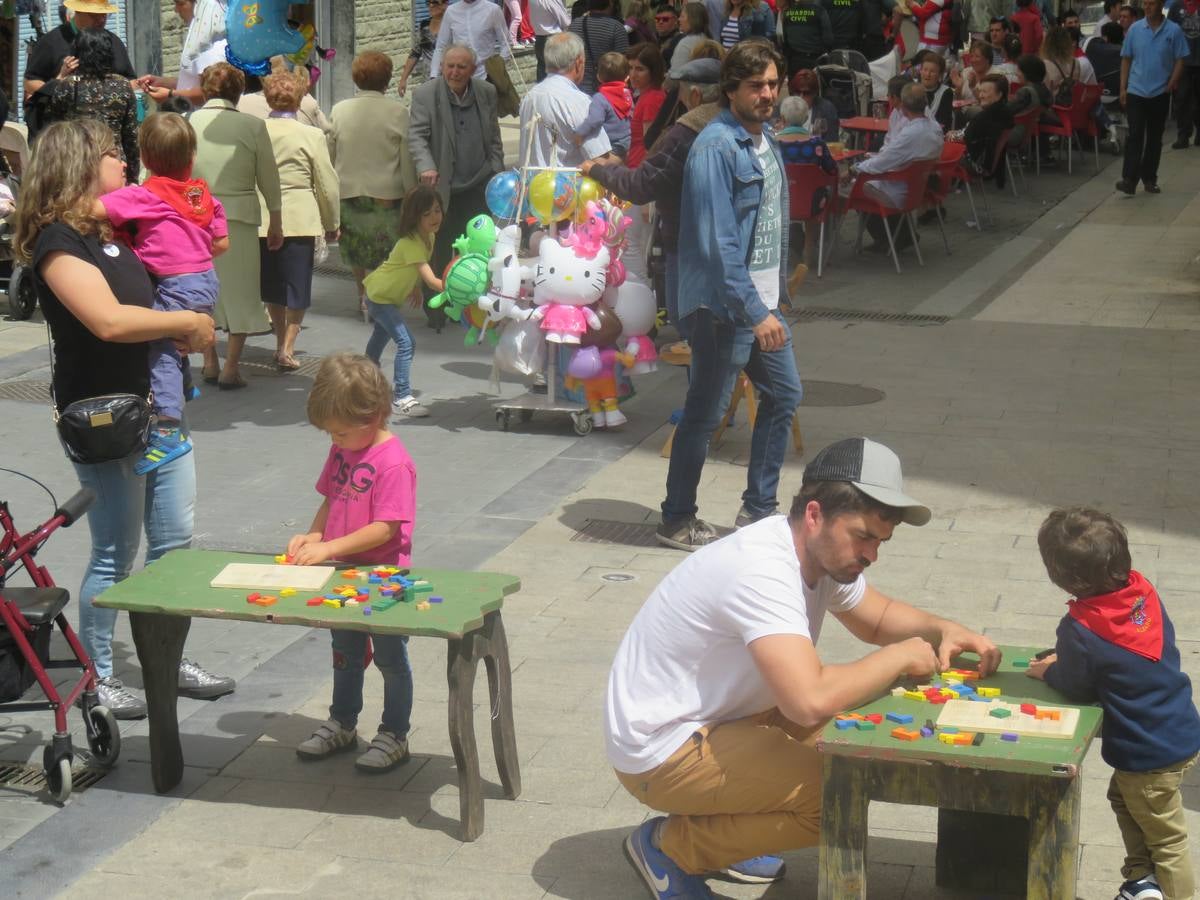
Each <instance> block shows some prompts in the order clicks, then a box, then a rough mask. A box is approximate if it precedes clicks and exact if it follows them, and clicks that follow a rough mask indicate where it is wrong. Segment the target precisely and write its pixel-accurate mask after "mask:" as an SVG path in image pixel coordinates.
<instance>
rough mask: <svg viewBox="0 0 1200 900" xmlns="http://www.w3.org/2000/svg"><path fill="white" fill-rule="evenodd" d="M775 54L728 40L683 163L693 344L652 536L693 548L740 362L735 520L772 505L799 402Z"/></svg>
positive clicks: (761, 45)
mask: <svg viewBox="0 0 1200 900" xmlns="http://www.w3.org/2000/svg"><path fill="white" fill-rule="evenodd" d="M782 71H783V61H782V59H781V58H780V56H779V54H778V53H777V52H776V51H775V49H774V48H773V47H772V46H770V45H769V44H767V43H766V42H764V41H758V40H748V41H743V42H742V43H740V44H737V45H736V46H735V47H734V48H733V49H732V50H731V51H730V52H729V55H728V56H726V57H725V60H724V62H723V63H722V66H721V99H720V103H721V106H722V107H723V108H722V110H721V112H720V113H719V114H718V115H717V117H716V118H715V119H714V120H713V121H712V122H711V123H710V124H709V125H708V127H706V128H705V129H704V131H702V132H701V133H700V135H699V137H697V138H696V142H695V143H694V144H693V145H692V149H691V152H690V153H689V155H688V160H687V166H686V168H685V169H684V183H683V205H682V209H681V215H680V220H681V228H680V234H679V269H680V283H679V318H680V330H681V331H682V332H683V333H684V334H685V335H686V336H687V337H688V340H689V342H690V344H691V347H692V367H691V372H692V378H691V384H690V385H689V387H688V394H687V401H686V402H685V404H684V408H683V418H682V420H681V421H680V422H679V424H678V426H677V428H676V431H675V441H674V443H673V445H672V448H671V464H670V468H669V470H668V472H667V498H666V500H664V501H663V504H662V525H660V526H659V529H658V542H659V543H660V544H665V545H666V546H668V547H674V548H676V549H679V550H687V551H691V550H695V549H696V548H697V547H701V546H703V545H705V544H707V543H710V542H711V541H713V540H714V539H715V538H716V537H717V533H716V530H715V529H714V528H713V527H712V526H711V525H709V524H708V523H706V522H703V521H701V520H700V519H698V518H697V517H696V512H697V507H696V487H697V485H698V484H699V482H700V473H701V471H702V470H703V468H704V459H705V456H706V455H707V453H708V442H709V440H710V438H711V437H712V433H713V431H714V430H715V429H716V427H717V424H718V422H720V420H721V417H722V415H724V413H725V408H726V406H727V405H728V403H729V397H730V395H731V393H732V389H733V384H734V380H735V379H736V378H737V376H738V373H739V372H741V371H742V370H745V372H746V374H747V375H748V376H749V377H750V380H751V382H753V384H754V387H755V389H756V390H757V392H758V400H759V407H758V417H757V419H756V420H755V424H754V435H753V438H752V441H751V444H750V465H749V470H748V474H747V484H746V491H745V493H743V494H742V508H741V509H740V510H739V511H738V514H737V520H736V524H737V525H738V527H741V526H742V525H748V524H750V523H751V522H755V521H757V520H759V519H761V518H764V517H765V516H769V515H773V514H774V513H775V512H776V508H777V506H778V502H777V500H776V492H777V490H778V487H779V470H780V467H781V466H782V465H783V458H784V455H785V453H786V452H787V446H788V441H789V440H790V436H791V421H792V416H793V415H794V413H795V411H796V407H797V405H799V403H800V394H801V388H800V376H799V374H798V373H797V371H796V359H795V356H793V353H792V338H791V333H790V331H789V330H788V328H787V327H786V326H785V325H784V323H783V318H782V316H780V314H779V304H780V303H781V302H787V299H788V296H787V285H786V279H785V277H784V273H785V272H786V271H787V228H786V227H785V226H786V224H787V209H788V194H787V177H786V175H785V173H784V168H783V161H782V159H781V158H780V155H779V149H778V147H777V146H776V143H775V139H774V137H773V136H772V135H771V133H770V129H769V128H765V127H764V123H765V122H767V120H768V119H770V117H771V115H772V112H773V110H774V109H775V103H776V99H777V97H778V94H779V78H780V73H781V72H782Z"/></svg>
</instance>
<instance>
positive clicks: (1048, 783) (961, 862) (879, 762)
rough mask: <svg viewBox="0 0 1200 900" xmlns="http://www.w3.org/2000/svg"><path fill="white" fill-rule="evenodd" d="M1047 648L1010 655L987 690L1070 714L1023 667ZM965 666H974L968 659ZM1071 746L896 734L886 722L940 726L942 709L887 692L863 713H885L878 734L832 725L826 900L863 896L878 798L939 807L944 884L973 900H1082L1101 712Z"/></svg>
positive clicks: (1085, 714) (1091, 711)
mask: <svg viewBox="0 0 1200 900" xmlns="http://www.w3.org/2000/svg"><path fill="white" fill-rule="evenodd" d="M1041 649H1042V648H1040V647H1001V650H1002V651H1003V653H1004V662H1003V663H1002V664H1001V666H1000V669H999V671H998V672H997V673H996V674H995V675H993V676H991V677H990V678H987V679H985V680H983V681H981V682H977V683H979V684H987V685H990V686H993V687H998V688H1000V689H1001V692H1002V695H1001V696H1002V699H1004V700H1006V701H1009V702H1014V701H1016V702H1021V701H1030V702H1033V703H1042V704H1044V705H1051V704H1052V705H1055V706H1072V705H1073V704H1070V703H1068V702H1066V701H1065V700H1064V699H1063V698H1062V697H1061V695H1059V694H1058V693H1056V692H1055V691H1053V690H1052V689H1050V688H1049V687H1047V686H1046V685H1045V684H1043V683H1042V682H1040V681H1037V680H1035V679H1032V678H1029V677H1028V676H1027V675H1025V674H1024V673H1025V671H1026V670H1025V669H1017V668H1015V667H1014V666H1013V664H1012V660H1014V659H1020V658H1030V657H1032V656H1033V655H1034V654H1035V653H1037V652H1038V651H1039V650H1041ZM958 662H959V664H961V665H964V666H967V667H972V666H973V665H974V664H975V660H974V659H973V658H971V657H966V658H964V659H963V660H961V661H958ZM1078 708H1079V710H1080V716H1079V724H1078V725H1077V726H1076V729H1075V735H1074V738H1072V739H1070V740H1067V739H1055V738H1034V737H1021V739H1020V740H1019V741H1018V742H1016V743H1009V742H1007V741H1002V740H1000V735H998V734H989V735H987V736H986V737H985V738H984V740H983V743H982V744H981V745H980V746H978V747H975V746H971V747H954V746H949V745H947V744H943V743H942V742H940V741H939V740H937V738H936V737H933V738H922V739H921V740H920V741H911V742H910V741H901V740H898V739H896V738H894V737H892V736H891V730H892V728H894V727H896V724H895V723H889V722H888V720H887V719H886V714H887V713H888V712H897V713H909V714H911V715H912V717H913V724H912V725H911V726H905V727H913V728H920V726H921V725H923V724H924V723H925V721H926V720H927V719H932V720H933V721H934V722H936V721H937V717H938V712H939V711H940V710H941V709H942V707H941V706H935V705H932V704H929V703H922V702H919V701H916V700H910V699H907V698H896V697H892V696H891V695H890V694H889V695H888V696H885V697H883V698H881V699H879V700H875V701H873V702H871V703H868V704H866V705H864V706H862V707H860V708H858V709H856V710H854V712H857V713H861V714H863V715H866V714H868V713H883V714H885V719H884V721H883V724H881V725H879V726H877V727H876V730H874V731H858V730H857V729H853V728H851V729H847V730H838V729H837V728H836V727H835V726H834V724H833V723H832V722H830V723H829V725H828V726H826V728H825V729H824V731H823V732H822V734H821V736H820V738H819V740H818V741H817V747H818V748H819V749H820V750H821V751H822V752H823V753H824V754H825V759H824V793H823V805H824V809H823V813H822V817H821V846H820V875H819V879H818V897H820V898H821V900H850V898H865V897H866V895H867V886H866V844H867V810H868V806H869V804H870V802H871V801H872V800H878V801H882V802H887V803H907V804H913V805H920V806H935V807H938V848H937V882H938V884H939V885H941V886H943V887H948V888H956V889H959V890H969V891H976V892H981V893H982V892H993V893H996V892H1003V893H1016V894H1024V895H1025V896H1027V897H1030V898H1038V900H1061V898H1063V897H1074V896H1075V879H1076V869H1077V865H1078V857H1079V801H1080V789H1081V778H1080V771H1081V768H1082V765H1083V758H1084V756H1085V755H1086V753H1087V750H1088V746H1089V745H1090V744H1091V742H1092V738H1094V737H1095V736H1096V732H1097V731H1098V730H1099V728H1100V718H1101V711H1100V709H1099V707H1095V706H1083V707H1078Z"/></svg>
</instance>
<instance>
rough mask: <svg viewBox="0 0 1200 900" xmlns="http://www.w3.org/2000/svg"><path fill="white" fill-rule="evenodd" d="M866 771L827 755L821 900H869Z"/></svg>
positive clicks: (847, 761) (819, 891) (846, 760)
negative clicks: (864, 775)
mask: <svg viewBox="0 0 1200 900" xmlns="http://www.w3.org/2000/svg"><path fill="white" fill-rule="evenodd" d="M863 773H864V769H863V768H862V767H861V766H859V765H858V764H857V763H856V762H855V760H853V759H849V758H847V757H843V756H833V755H830V754H827V755H826V756H825V771H824V786H823V788H822V810H821V847H820V859H819V863H818V875H817V897H818V900H865V898H866V896H867V806H868V803H869V798H868V797H867V794H866V783H865V782H866V779H865V778H864V777H863Z"/></svg>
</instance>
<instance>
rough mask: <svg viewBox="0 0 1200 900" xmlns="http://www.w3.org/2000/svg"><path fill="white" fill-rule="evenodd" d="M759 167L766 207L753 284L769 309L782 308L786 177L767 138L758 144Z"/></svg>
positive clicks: (753, 259) (757, 234)
mask: <svg viewBox="0 0 1200 900" xmlns="http://www.w3.org/2000/svg"><path fill="white" fill-rule="evenodd" d="M758 164H759V165H760V166H762V170H763V192H762V205H761V206H760V207H759V208H758V219H757V220H756V222H755V225H754V248H753V250H751V252H750V266H749V268H750V280H751V281H752V282H754V289H755V290H757V291H758V296H759V298H760V299H761V300H762V302H763V304H764V305H765V306H766V307H767V309H778V308H779V263H780V259H781V257H780V249H781V246H782V237H783V209H782V199H783V173H782V172H780V171H779V162H778V160H776V159H775V151H774V150H772V149H771V144H770V142H769V141H768V140H767V139H766V138H765V137H761V136H760V137H759V140H758Z"/></svg>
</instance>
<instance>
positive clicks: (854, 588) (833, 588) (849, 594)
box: [821, 575, 867, 613]
mask: <svg viewBox="0 0 1200 900" xmlns="http://www.w3.org/2000/svg"><path fill="white" fill-rule="evenodd" d="M821 587H822V592H823V593H825V596H823V597H822V598H821V601H822V603H823V604H824V606H825V609H826V610H828V611H829V612H831V613H843V612H849V611H850V610H852V609H854V607H856V606H858V604H860V603H862V598H863V596H864V595H865V594H866V593H867V579H866V578H864V577H863V576H862V575H859V576H858V577H857V578H855V579H854V581H852V582H851V583H850V584H838V583H837V582H836V581H834V580H833V579H832V578H828V579H826V580H825V583H824V584H823V585H822V586H821Z"/></svg>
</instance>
